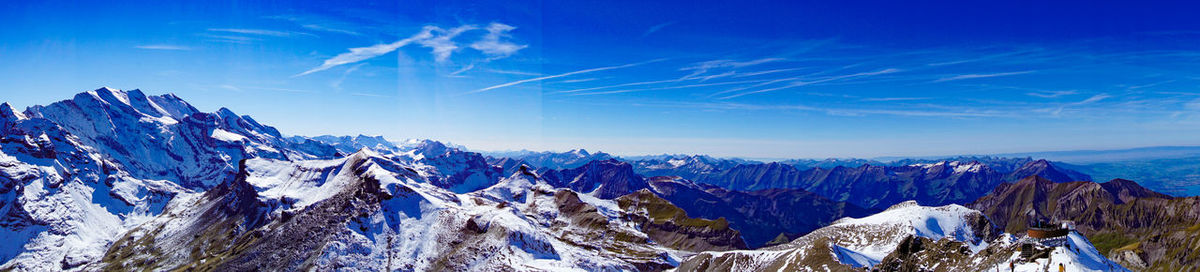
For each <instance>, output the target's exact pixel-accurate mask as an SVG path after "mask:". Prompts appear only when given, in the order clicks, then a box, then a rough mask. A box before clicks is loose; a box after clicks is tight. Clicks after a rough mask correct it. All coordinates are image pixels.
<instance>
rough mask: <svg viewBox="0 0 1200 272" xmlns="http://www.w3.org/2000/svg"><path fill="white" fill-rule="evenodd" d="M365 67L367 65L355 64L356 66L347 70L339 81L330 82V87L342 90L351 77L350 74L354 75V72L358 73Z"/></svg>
mask: <svg viewBox="0 0 1200 272" xmlns="http://www.w3.org/2000/svg"><path fill="white" fill-rule="evenodd" d="M363 65H366V63H359V64H355V65H354V66H350V68H347V69H346V71H345V72H342V76H341V77H338V79H337V80H334V81H333V82H330V83H329V87H333V88H334V89H337V90H341V89H342V82H344V81H346V77H349V76H350V73H353V72H354V71H358V68H359V67H362V66H363Z"/></svg>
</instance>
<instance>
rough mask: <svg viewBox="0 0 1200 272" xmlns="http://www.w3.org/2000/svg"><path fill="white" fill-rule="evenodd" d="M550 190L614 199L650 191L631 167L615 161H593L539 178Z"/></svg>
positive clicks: (547, 173)
mask: <svg viewBox="0 0 1200 272" xmlns="http://www.w3.org/2000/svg"><path fill="white" fill-rule="evenodd" d="M541 177H542V178H543V179H545V180H546V182H547V183H549V184H550V185H551V186H554V187H558V188H568V189H571V190H572V191H576V192H580V193H585V194H592V195H595V196H596V197H599V198H603V199H614V198H617V197H621V196H623V195H627V194H630V193H633V192H636V191H638V190H641V189H645V188H649V185H648V184H646V181H645V178H643V177H642V176H640V175H638V174H636V173H634V172H633V166H631V165H629V164H628V163H624V162H621V161H617V160H614V159H609V160H602V161H592V162H589V163H587V164H585V165H583V166H580V167H579V168H573V169H562V170H549V171H545V172H544V173H542V174H541Z"/></svg>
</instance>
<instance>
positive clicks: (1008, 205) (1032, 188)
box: [969, 176, 1200, 270]
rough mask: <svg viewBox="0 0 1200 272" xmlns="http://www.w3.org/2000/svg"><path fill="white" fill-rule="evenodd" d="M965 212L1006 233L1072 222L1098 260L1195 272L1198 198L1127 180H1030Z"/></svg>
mask: <svg viewBox="0 0 1200 272" xmlns="http://www.w3.org/2000/svg"><path fill="white" fill-rule="evenodd" d="M969 207H972V208H974V209H977V210H980V211H982V212H984V214H986V215H987V216H988V217H989V218H991V219H992V221H993V222H995V223H996V224H997V225H999V226H1000V227H1003V228H1005V230H1006V231H1009V232H1020V231H1024V230H1025V228H1026V226H1027V222H1031V221H1034V220H1050V221H1058V220H1068V221H1073V222H1074V223H1075V224H1076V227H1077V229H1078V230H1079V231H1080V232H1081V233H1083V234H1085V235H1087V236H1088V239H1089V240H1091V241H1092V243H1093V244H1095V245H1096V248H1097V249H1098V250H1100V253H1101V254H1106V255H1108V256H1112V257H1117V256H1119V258H1114V259H1117V260H1126V262H1124V263H1122V264H1123V265H1127V266H1129V267H1131V268H1134V267H1147V268H1148V269H1150V270H1154V269H1156V268H1157V269H1166V270H1179V269H1182V270H1195V269H1200V254H1197V253H1196V252H1197V251H1196V250H1195V249H1200V248H1197V247H1196V245H1197V244H1198V243H1200V227H1198V226H1200V224H1198V222H1200V197H1187V198H1172V197H1169V196H1167V195H1164V194H1160V193H1157V192H1154V191H1150V190H1148V189H1146V188H1143V187H1141V186H1139V185H1137V183H1135V182H1132V181H1128V180H1120V179H1117V180H1113V181H1109V182H1105V183H1095V182H1087V181H1080V182H1067V183H1054V182H1052V181H1050V180H1047V179H1045V178H1041V177H1040V176H1033V177H1029V178H1026V179H1023V180H1020V181H1018V182H1016V183H1005V184H1002V185H1000V186H997V187H996V189H995V190H994V191H993V192H992V193H990V194H988V195H986V196H984V197H981V198H979V199H978V200H976V201H975V202H974V203H971V204H970V205H969ZM1188 248H1191V250H1187V249H1188ZM1134 257H1136V258H1134ZM1139 263H1141V264H1139Z"/></svg>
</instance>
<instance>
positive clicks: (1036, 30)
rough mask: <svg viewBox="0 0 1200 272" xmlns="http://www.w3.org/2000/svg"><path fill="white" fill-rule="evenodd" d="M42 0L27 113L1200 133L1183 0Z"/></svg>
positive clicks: (796, 139)
mask: <svg viewBox="0 0 1200 272" xmlns="http://www.w3.org/2000/svg"><path fill="white" fill-rule="evenodd" d="M33 2H36V3H8V4H6V7H5V8H4V9H0V22H2V24H0V62H2V63H3V65H0V82H2V85H3V86H0V87H2V88H0V100H3V101H8V102H11V103H13V104H14V105H16V106H18V107H25V106H30V105H34V104H46V103H50V102H53V101H57V100H61V99H66V98H69V97H70V96H71V95H72V94H74V93H78V92H81V91H85V90H91V89H95V88H97V87H100V86H109V87H113V88H119V89H134V88H140V89H142V90H144V91H146V92H147V93H150V94H157V93H167V92H172V93H176V94H177V95H179V96H181V97H183V98H184V99H186V100H188V101H190V102H192V104H194V105H195V106H197V107H199V108H200V109H201V110H205V111H214V110H216V109H218V108H220V107H228V108H230V109H232V110H233V111H234V112H237V113H239V114H247V115H251V116H253V117H254V118H256V119H258V120H259V121H261V122H263V123H266V124H270V125H273V126H276V127H278V128H279V129H280V130H281V131H282V132H284V133H286V134H291V135H320V134H336V135H342V134H360V133H361V134H368V135H383V136H386V137H389V138H393V139H405V138H431V139H437V140H443V141H449V142H452V143H456V144H461V145H465V146H467V147H469V148H472V149H477V150H506V149H531V150H568V149H572V148H587V149H589V150H602V151H606V152H610V153H615V154H620V155H637V154H658V153H703V154H711V155H717V156H740V157H750V158H795V157H851V156H853V157H873V156H922V155H944V154H989V153H1006V152H1027V151H1044V150H1072V149H1109V148H1125V147H1138V146H1157V145H1197V144H1200V20H1197V19H1195V14H1194V13H1195V11H1197V10H1200V7H1198V6H1195V5H1189V4H1186V3H1185V2H1181V3H1170V2H1156V3H1153V4H1150V3H1137V2H1124V3H1122V2H1098V1H944V2H943V1H879V2H861V1H824V2H817V1H786V2H785V1H780V3H775V2H756V1H736V2H737V3H733V2H734V1H727V2H723V3H720V2H713V3H702V2H695V1H670V2H656V3H646V2H644V1H594V2H585V3H579V2H575V1H545V2H521V3H510V2H487V3H483V2H477V1H436V2H384V3H372V4H354V5H349V4H344V3H341V1H327V2H310V1H302V2H292V1H274V2H268V3H260V2H255V1H232V2H228V1H206V2H204V3H160V2H159V1H145V2H125V3H119V4H113V3H105V2H98V1H97V2H93V1H45V2H40V1H33ZM1048 2H1053V3H1048Z"/></svg>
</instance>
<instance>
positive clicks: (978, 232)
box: [678, 201, 1126, 271]
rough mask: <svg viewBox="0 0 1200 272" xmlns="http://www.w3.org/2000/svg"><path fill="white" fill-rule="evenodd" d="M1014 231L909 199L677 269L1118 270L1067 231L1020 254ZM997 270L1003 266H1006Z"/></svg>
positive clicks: (701, 257)
mask: <svg viewBox="0 0 1200 272" xmlns="http://www.w3.org/2000/svg"><path fill="white" fill-rule="evenodd" d="M1017 239H1018V237H1017V236H1014V235H1012V234H1005V233H1001V232H1000V231H999V229H998V228H996V227H995V225H993V224H991V223H990V222H989V221H988V220H987V217H986V216H984V215H983V214H982V213H980V212H979V211H976V210H972V209H969V208H966V207H963V206H959V205H947V206H940V207H928V206H920V205H917V203H916V202H913V201H909V202H903V203H900V204H896V205H894V206H892V207H890V208H888V209H887V210H885V211H883V212H881V213H878V214H875V215H871V216H867V217H863V218H844V219H841V220H838V221H837V222H834V223H833V224H832V225H829V226H827V227H824V228H821V229H818V230H816V231H813V232H812V233H810V234H808V235H805V236H803V237H800V238H797V239H796V240H793V241H791V242H789V243H787V244H783V245H778V246H774V247H770V248H765V249H760V250H742V251H724V252H702V253H700V254H697V255H695V256H693V257H691V258H688V259H687V260H685V261H684V262H683V263H681V264H680V266H679V268H678V270H679V271H714V270H723V271H777V270H778V271H851V270H860V269H866V268H870V269H879V270H883V271H992V270H995V269H1000V268H1002V267H1004V266H1007V265H1008V264H1009V263H1010V262H1012V263H1014V264H1019V266H1016V268H1017V271H1042V270H1043V267H1045V266H1048V265H1049V264H1051V263H1055V264H1057V263H1063V264H1065V265H1066V266H1067V269H1068V271H1126V270H1125V269H1124V268H1122V267H1121V266H1120V265H1117V264H1116V263H1114V262H1112V261H1110V260H1108V259H1106V258H1104V257H1103V255H1100V254H1098V253H1096V249H1095V248H1094V247H1093V246H1092V245H1091V243H1090V242H1088V241H1087V239H1086V238H1084V237H1083V236H1081V235H1079V234H1078V233H1074V232H1072V233H1071V234H1070V235H1069V236H1068V241H1067V243H1070V244H1071V245H1070V247H1069V248H1068V247H1066V246H1061V247H1037V249H1038V250H1042V251H1048V252H1050V254H1049V256H1048V258H1033V259H1022V258H1021V256H1020V252H1018V248H1019V245H1018V243H1017V241H1018V240H1017ZM1004 269H1007V268H1006V267H1005V268H1004Z"/></svg>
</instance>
